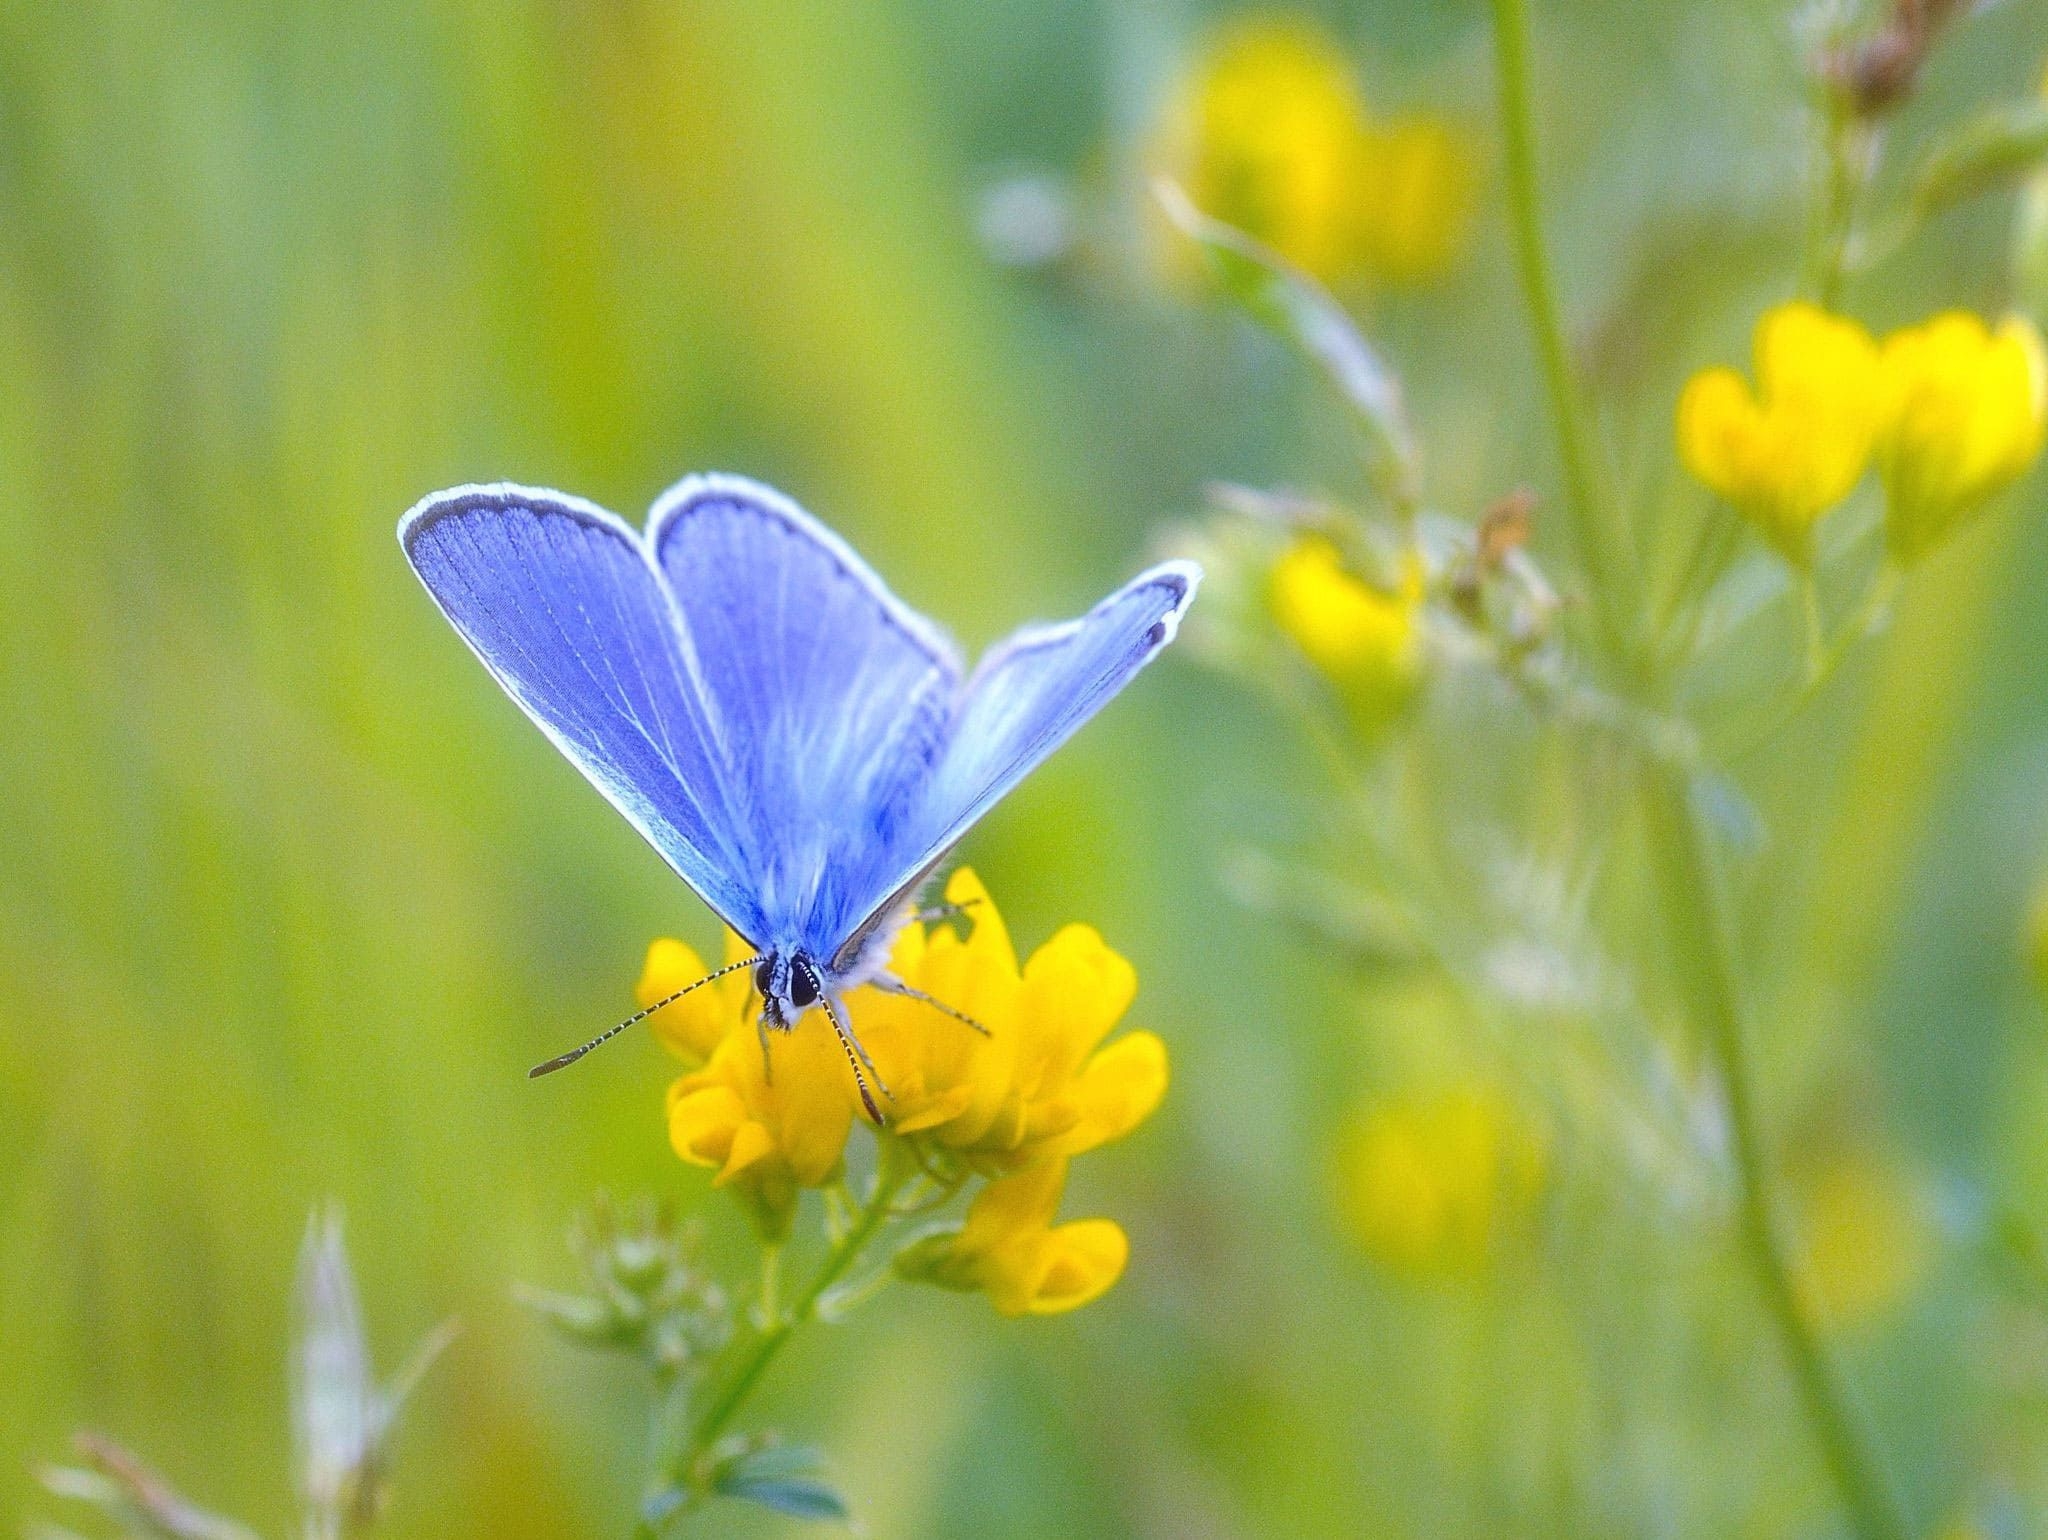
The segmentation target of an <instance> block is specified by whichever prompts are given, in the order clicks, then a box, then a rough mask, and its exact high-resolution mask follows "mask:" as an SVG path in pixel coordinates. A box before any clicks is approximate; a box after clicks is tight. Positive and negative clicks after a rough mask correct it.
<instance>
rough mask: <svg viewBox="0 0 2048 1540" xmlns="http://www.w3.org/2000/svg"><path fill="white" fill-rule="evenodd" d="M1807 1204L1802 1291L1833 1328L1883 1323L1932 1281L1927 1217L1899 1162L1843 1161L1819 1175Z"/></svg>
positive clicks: (1854, 1155) (1867, 1157)
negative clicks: (1928, 1275) (1928, 1279)
mask: <svg viewBox="0 0 2048 1540" xmlns="http://www.w3.org/2000/svg"><path fill="white" fill-rule="evenodd" d="M1802 1198H1803V1201H1802V1203H1801V1205H1800V1210H1801V1219H1802V1224H1801V1232H1802V1239H1803V1242H1804V1245H1803V1247H1802V1250H1801V1254H1800V1258H1799V1265H1798V1280H1799V1286H1800V1292H1801V1293H1802V1294H1804V1295H1805V1297H1806V1302H1807V1306H1808V1308H1809V1309H1810V1310H1811V1311H1812V1312H1813V1314H1814V1315H1815V1316H1816V1317H1818V1318H1819V1319H1820V1320H1821V1321H1822V1322H1824V1323H1825V1324H1826V1325H1828V1326H1829V1327H1831V1328H1834V1329H1837V1330H1839V1329H1843V1328H1848V1327H1855V1326H1860V1325H1862V1324H1864V1323H1865V1322H1868V1321H1873V1320H1875V1319H1877V1318H1878V1317H1879V1316H1881V1315H1883V1314H1884V1313H1885V1312H1886V1311H1888V1310H1890V1309H1891V1308H1892V1307H1893V1306H1894V1305H1897V1304H1898V1303H1899V1302H1900V1301H1902V1300H1903V1299H1904V1298H1905V1297H1906V1296H1907V1295H1908V1294H1909V1293H1910V1292H1911V1291H1912V1289H1913V1287H1914V1286H1915V1285H1916V1284H1917V1283H1918V1282H1919V1281H1920V1279H1921V1277H1922V1276H1923V1275H1924V1274H1925V1272H1926V1270H1927V1264H1928V1260H1929V1253H1930V1251H1931V1249H1932V1236H1931V1235H1930V1233H1929V1226H1928V1218H1927V1213H1926V1210H1925V1207H1924V1204H1923V1201H1922V1199H1921V1197H1920V1194H1919V1193H1918V1191H1917V1190H1916V1189H1915V1187H1914V1185H1913V1183H1912V1180H1911V1178H1910V1177H1909V1176H1908V1175H1907V1173H1906V1172H1905V1171H1903V1170H1902V1169H1900V1167H1899V1166H1898V1165H1897V1164H1896V1163H1895V1162H1893V1161H1891V1160H1888V1159H1886V1158H1884V1157H1883V1156H1881V1155H1879V1154H1877V1153H1875V1152H1870V1151H1852V1152H1846V1153H1843V1154H1839V1155H1837V1156H1835V1157H1834V1158H1833V1159H1831V1160H1830V1161H1828V1162H1827V1163H1826V1164H1825V1165H1823V1166H1822V1167H1821V1168H1820V1169H1819V1170H1818V1171H1817V1172H1816V1173H1814V1174H1813V1176H1812V1177H1811V1179H1810V1180H1809V1181H1808V1182H1807V1183H1806V1184H1805V1190H1804V1192H1803V1194H1802Z"/></svg>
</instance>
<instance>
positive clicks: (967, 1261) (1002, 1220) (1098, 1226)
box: [895, 1157, 1131, 1315]
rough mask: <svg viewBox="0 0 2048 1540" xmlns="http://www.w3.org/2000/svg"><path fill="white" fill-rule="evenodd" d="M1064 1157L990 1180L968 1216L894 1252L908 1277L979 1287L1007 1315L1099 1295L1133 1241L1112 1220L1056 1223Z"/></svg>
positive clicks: (1063, 1306)
mask: <svg viewBox="0 0 2048 1540" xmlns="http://www.w3.org/2000/svg"><path fill="white" fill-rule="evenodd" d="M1066 1183H1067V1162H1066V1160H1065V1158H1064V1157H1054V1158H1051V1159H1047V1160H1042V1161H1039V1162H1038V1163H1036V1164H1035V1165H1030V1166H1026V1167H1025V1168H1024V1169H1023V1170H1021V1171H1019V1172H1017V1173H1016V1174H1015V1175H1012V1176H1006V1177H1002V1178H1000V1179H999V1180H997V1181H993V1182H990V1183H989V1184H988V1185H987V1186H986V1187H984V1188H983V1189H982V1190H981V1192H980V1193H979V1194H977V1195H976V1197H975V1199H974V1202H973V1203H972V1204H970V1205H969V1206H968V1210H967V1219H966V1222H965V1223H964V1224H962V1225H960V1226H958V1227H957V1228H951V1229H947V1230H944V1231H941V1232H939V1233H937V1234H935V1235H928V1236H926V1237H925V1238H924V1239H923V1240H921V1241H919V1242H917V1243H916V1244H914V1245H912V1246H910V1247H908V1248H907V1249H906V1250H904V1251H903V1252H902V1253H901V1254H900V1255H898V1257H897V1258H896V1262H895V1267H896V1271H897V1272H898V1273H899V1274H901V1275H902V1276H904V1277H907V1278H911V1279H914V1280H917V1281H919V1282H924V1283H936V1284H938V1285H940V1286H941V1287H943V1288H951V1289H979V1290H982V1291H984V1292H986V1293H987V1295H988V1297H989V1302H990V1303H991V1304H993V1305H994V1306H995V1307H996V1309H997V1310H998V1311H999V1312H1001V1313H1002V1314H1003V1315H1057V1314H1058V1313H1060V1312H1061V1311H1065V1310H1074V1309H1078V1308H1079V1307H1080V1306H1082V1305H1085V1304H1087V1303H1088V1302H1089V1301H1091V1300H1094V1299H1098V1298H1100V1297H1101V1296H1102V1294H1104V1293H1105V1292H1106V1291H1107V1290H1108V1289H1109V1287H1110V1286H1111V1285H1112V1284H1114V1283H1115V1282H1116V1281H1117V1279H1118V1278H1119V1277H1121V1276H1122V1275H1123V1270H1124V1263H1125V1262H1126V1260H1128V1258H1129V1256H1130V1249H1131V1245H1130V1241H1129V1239H1128V1238H1126V1236H1125V1235H1124V1232H1123V1228H1122V1226H1120V1225H1118V1224H1117V1223H1116V1222H1115V1221H1114V1220H1110V1219H1077V1220H1073V1221H1070V1222H1069V1223H1067V1224H1063V1225H1055V1224H1054V1223H1053V1222H1052V1221H1053V1218H1054V1216H1055V1215H1056V1214H1058V1212H1059V1206H1060V1194H1061V1193H1062V1192H1063V1191H1064V1190H1065V1188H1066Z"/></svg>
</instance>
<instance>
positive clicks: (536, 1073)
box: [526, 955, 761, 1080]
mask: <svg viewBox="0 0 2048 1540" xmlns="http://www.w3.org/2000/svg"><path fill="white" fill-rule="evenodd" d="M760 960H761V959H760V957H759V956H758V955H757V956H754V957H742V958H741V959H740V960H739V961H738V962H735V963H727V964H726V965H725V966H724V967H723V968H719V969H716V970H714V971H713V972H710V973H707V974H705V975H704V977H702V978H701V979H699V980H697V982H696V983H694V984H686V985H684V986H683V987H682V988H681V989H678V990H677V991H676V992H675V993H674V994H672V995H670V996H669V997H668V998H667V999H666V1000H657V1001H655V1002H654V1004H652V1005H650V1006H648V1007H647V1009H646V1010H644V1011H635V1012H634V1013H633V1014H632V1015H630V1016H628V1017H627V1018H626V1019H625V1020H624V1021H622V1022H620V1023H619V1024H618V1025H617V1026H616V1027H613V1028H611V1029H610V1030H609V1031H605V1032H600V1033H598V1035H597V1036H596V1037H593V1038H592V1039H591V1040H590V1041H589V1042H587V1043H585V1044H584V1045H583V1046H582V1047H581V1048H571V1049H570V1050H569V1051H568V1052H567V1053H565V1054H563V1055H561V1056H560V1057H559V1058H554V1059H550V1060H548V1062H547V1063H545V1064H536V1065H534V1067H533V1068H532V1069H530V1070H528V1071H527V1072H526V1078H527V1079H528V1080H538V1079H540V1077H541V1076H543V1075H552V1074H553V1073H554V1072H555V1071H556V1070H558V1069H567V1068H568V1067H569V1066H570V1065H572V1064H574V1063H575V1062H576V1061H577V1060H578V1059H580V1058H582V1057H583V1056H584V1055H585V1054H586V1053H588V1052H590V1050H591V1049H593V1048H597V1047H600V1046H602V1045H603V1044H605V1043H609V1042H610V1041H611V1040H612V1039H613V1038H615V1037H617V1036H618V1035H619V1034H620V1033H621V1032H623V1031H625V1030H626V1028H628V1027H630V1026H634V1025H636V1024H637V1023H639V1022H643V1021H645V1020H646V1019H647V1018H648V1017H649V1016H652V1015H653V1014H654V1013H655V1012H656V1011H658V1010H660V1009H661V1008H662V1007H663V1006H668V1005H674V1004H675V1003H676V1001H678V1000H680V999H682V997H683V996H684V995H686V994H688V993H689V992H690V991H691V990H693V989H702V988H703V987H704V986H705V985H706V984H708V983H710V982H711V981H712V980H713V979H722V978H724V977H725V976H726V975H727V974H728V973H737V972H739V970H740V969H742V968H746V967H751V966H752V965H753V964H755V963H757V962H759V961H760Z"/></svg>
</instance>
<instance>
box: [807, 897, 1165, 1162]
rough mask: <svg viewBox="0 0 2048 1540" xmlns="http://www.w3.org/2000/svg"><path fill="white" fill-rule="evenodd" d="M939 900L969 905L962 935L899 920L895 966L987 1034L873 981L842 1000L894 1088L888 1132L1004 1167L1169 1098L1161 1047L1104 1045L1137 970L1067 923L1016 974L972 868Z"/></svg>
mask: <svg viewBox="0 0 2048 1540" xmlns="http://www.w3.org/2000/svg"><path fill="white" fill-rule="evenodd" d="M946 899H947V901H948V902H949V903H954V904H959V905H962V906H964V907H965V909H966V912H967V915H968V916H969V919H968V925H969V929H968V933H967V935H966V936H965V937H964V938H963V937H962V936H960V935H959V934H958V933H957V932H956V931H955V930H954V929H953V928H952V927H951V926H948V925H941V926H934V927H933V928H932V929H931V930H929V931H927V930H926V929H925V928H924V927H923V926H921V925H915V924H913V925H908V926H905V927H904V929H903V932H902V934H901V935H900V936H899V937H898V938H897V941H896V948H895V951H894V953H893V954H892V956H891V959H890V968H891V971H893V972H894V973H895V975H896V976H897V977H898V978H900V979H902V980H903V981H904V982H905V983H906V984H909V985H911V986H912V987H913V988H915V989H919V990H922V991H923V992H924V993H926V994H929V995H931V996H933V997H934V998H936V999H939V1000H943V1001H945V1002H946V1004H948V1005H950V1006H951V1007H953V1008H954V1009H955V1010H958V1011H960V1012H962V1013H964V1014H966V1015H968V1016H971V1017H972V1018H974V1020H975V1021H977V1022H979V1023H980V1024H981V1025H982V1026H983V1027H985V1028H986V1029H987V1031H986V1032H985V1033H982V1032H977V1031H975V1030H974V1028H972V1027H970V1026H968V1025H966V1024H965V1023H964V1022H960V1021H956V1020H953V1019H952V1018H951V1017H949V1016H946V1015H945V1014H943V1013H941V1012H939V1011H937V1010H935V1009H933V1008H932V1007H931V1006H930V1005H928V1004H926V1003H924V1002H923V1001H919V1000H912V999H908V998H906V997H904V996H902V995H895V994H889V993H887V992H885V991H883V990H879V989H873V988H868V989H861V990H856V991H855V992H854V993H853V994H852V995H850V996H849V997H848V999H847V1006H848V1009H849V1010H850V1011H851V1013H852V1016H853V1022H854V1030H855V1031H856V1032H858V1033H859V1034H860V1038H861V1041H862V1042H863V1043H865V1044H866V1045H867V1049H868V1052H869V1053H870V1054H871V1055H873V1057H874V1061H875V1068H876V1069H877V1070H878V1071H880V1073H881V1077H882V1080H883V1081H884V1083H886V1084H887V1085H888V1087H889V1092H890V1100H889V1102H888V1105H887V1106H886V1107H885V1109H884V1110H885V1111H886V1112H887V1114H888V1117H889V1124H890V1127H891V1128H892V1129H893V1130H894V1131H895V1132H896V1133H898V1134H901V1135H906V1136H908V1135H916V1136H918V1137H920V1138H922V1139H924V1140H925V1141H927V1142H929V1143H930V1144H932V1145H934V1146H937V1147H939V1148H941V1149H945V1150H948V1151H951V1152H952V1153H954V1154H956V1155H959V1156H961V1157H964V1158H966V1159H968V1160H969V1162H970V1164H974V1165H977V1166H979V1167H981V1168H983V1169H986V1170H1002V1169H1011V1168H1014V1167H1016V1166H1019V1165H1022V1164H1024V1163H1026V1162H1029V1161H1032V1160H1035V1159H1037V1158H1039V1157H1040V1156H1044V1155H1078V1154H1080V1153H1082V1152H1083V1151H1085V1150H1090V1149H1093V1148H1094V1147H1095V1146H1096V1145H1098V1144H1102V1143H1104V1142H1106V1141H1108V1140H1110V1139H1115V1138H1118V1137H1120V1136H1122V1135H1123V1134H1126V1133H1128V1132H1129V1131H1130V1130H1131V1129H1132V1128H1134V1127H1136V1126H1137V1125H1138V1124H1139V1123H1140V1122H1142V1121H1143V1120H1144V1119H1145V1118H1146V1117H1148V1116H1150V1114H1151V1112H1152V1109H1153V1108H1154V1107H1156V1106H1158V1105H1159V1101H1160V1098H1161V1097H1162V1096H1164V1095H1165V1094H1166V1082H1167V1063H1166V1045H1165V1044H1164V1043H1163V1042H1161V1041H1160V1039H1159V1038H1158V1037H1157V1036H1155V1035H1154V1034H1152V1033H1150V1032H1131V1033H1127V1034H1125V1035H1124V1036H1123V1037H1121V1038H1119V1039H1118V1040H1117V1041H1116V1042H1114V1043H1112V1044H1111V1045H1109V1046H1108V1047H1107V1048H1103V1047H1100V1046H1099V1045H1100V1044H1101V1043H1102V1040H1103V1039H1104V1038H1105V1037H1107V1036H1108V1035H1109V1033H1110V1031H1111V1029H1112V1028H1114V1027H1115V1025H1116V1024H1117V1022H1118V1021H1119V1020H1120V1019H1121V1018H1122V1016H1123V1013H1124V1012H1125V1010H1127V1009H1128V1008H1129V1006H1130V1003H1131V1000H1132V998H1133V996H1134V995H1135V994H1136V993H1137V987H1138V981H1137V975H1136V974H1135V973H1134V972H1133V971H1132V970H1131V965H1130V964H1129V963H1127V962H1125V961H1124V960H1123V958H1121V957H1119V956H1118V955H1117V954H1116V953H1115V952H1112V951H1111V950H1110V949H1109V948H1108V947H1107V946H1106V945H1104V944H1103V940H1102V938H1101V936H1099V935H1098V934H1097V933H1096V932H1095V931H1094V930H1092V929H1091V928H1090V927H1088V926H1086V925H1069V926H1067V927H1065V928H1064V929H1063V930H1061V931H1060V932H1059V933H1058V934H1056V935H1055V936H1054V937H1053V938H1052V939H1051V940H1050V941H1048V942H1046V944H1045V945H1044V946H1042V947H1040V948H1039V949H1038V950H1037V951H1036V952H1034V953H1033V954H1032V956H1031V959H1030V961H1029V962H1027V963H1026V964H1025V965H1024V967H1023V968H1022V970H1019V968H1018V966H1017V954H1016V952H1015V950H1014V949H1013V948H1012V946H1011V944H1010V936H1009V932H1008V930H1007V929H1006V928H1005V927H1004V925H1003V921H1002V916H1001V915H1000V914H998V913H997V912H996V908H995V905H994V903H993V902H991V901H990V899H989V897H988V893H987V890H986V889H984V888H983V887H982V885H981V883H980V881H979V879H977V878H976V877H975V875H974V873H973V872H971V871H969V870H968V869H966V868H964V867H963V868H961V869H960V870H959V871H957V872H955V873H954V874H953V877H952V880H951V881H950V882H948V883H947V885H946Z"/></svg>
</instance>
